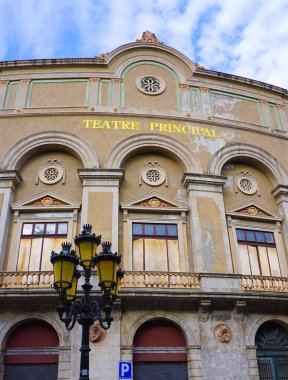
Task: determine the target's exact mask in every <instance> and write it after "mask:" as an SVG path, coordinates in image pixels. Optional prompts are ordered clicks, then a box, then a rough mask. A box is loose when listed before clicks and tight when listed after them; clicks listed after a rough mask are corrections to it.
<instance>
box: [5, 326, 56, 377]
mask: <svg viewBox="0 0 288 380" xmlns="http://www.w3.org/2000/svg"><path fill="white" fill-rule="evenodd" d="M58 346H59V339H58V335H57V333H56V331H55V330H54V329H53V327H52V326H50V325H49V324H48V323H47V322H44V321H40V320H30V321H27V322H25V323H22V324H21V325H20V326H18V327H17V328H16V329H15V330H14V331H13V332H12V333H11V334H10V335H9V337H8V339H7V342H6V352H5V356H4V380H20V379H21V380H22V379H29V380H39V379H41V380H57V375H58Z"/></svg>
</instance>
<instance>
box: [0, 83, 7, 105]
mask: <svg viewBox="0 0 288 380" xmlns="http://www.w3.org/2000/svg"><path fill="white" fill-rule="evenodd" d="M8 84H9V80H0V109H2V108H3V106H4V101H5V95H6V92H7V87H8Z"/></svg>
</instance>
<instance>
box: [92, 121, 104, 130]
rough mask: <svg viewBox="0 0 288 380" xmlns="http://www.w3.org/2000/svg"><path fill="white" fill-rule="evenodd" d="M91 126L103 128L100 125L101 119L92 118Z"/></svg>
mask: <svg viewBox="0 0 288 380" xmlns="http://www.w3.org/2000/svg"><path fill="white" fill-rule="evenodd" d="M92 128H103V127H101V120H93V127H92Z"/></svg>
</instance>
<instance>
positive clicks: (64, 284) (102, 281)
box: [51, 224, 124, 380]
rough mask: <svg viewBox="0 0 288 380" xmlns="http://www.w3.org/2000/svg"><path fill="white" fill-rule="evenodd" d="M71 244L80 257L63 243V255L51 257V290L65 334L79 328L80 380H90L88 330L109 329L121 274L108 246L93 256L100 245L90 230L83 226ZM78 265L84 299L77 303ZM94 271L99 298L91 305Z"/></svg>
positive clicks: (97, 238)
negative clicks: (56, 298)
mask: <svg viewBox="0 0 288 380" xmlns="http://www.w3.org/2000/svg"><path fill="white" fill-rule="evenodd" d="M74 242H75V244H76V246H77V247H78V250H79V257H78V256H77V255H76V253H75V251H73V250H71V244H70V243H62V251H61V252H60V253H56V252H54V251H52V253H51V263H52V264H53V269H54V288H55V289H56V290H57V292H58V294H59V305H58V306H57V308H56V310H57V312H58V314H59V317H60V320H61V321H62V322H64V323H65V326H66V328H67V330H69V331H70V330H72V329H73V327H74V325H75V323H76V321H78V323H79V324H80V325H81V326H82V343H81V348H80V352H81V360H80V377H79V380H84V379H86V380H87V379H88V380H89V352H90V347H89V327H90V326H91V325H92V324H93V323H94V321H98V322H99V323H100V325H101V327H102V328H103V329H105V330H107V329H109V328H110V325H111V322H112V321H113V318H112V317H111V311H112V304H113V302H114V301H115V299H116V298H117V294H118V290H119V287H120V282H121V279H122V278H123V276H124V272H123V271H121V269H119V268H118V265H119V264H120V261H121V257H120V256H119V255H118V254H117V253H112V252H111V243H109V242H105V243H102V249H103V251H102V252H101V253H99V254H97V253H96V251H97V247H98V245H99V244H100V243H101V236H96V235H95V234H94V233H92V226H91V225H90V224H85V225H84V226H83V231H82V232H81V234H80V235H78V236H76V237H75V239H74ZM78 264H79V265H80V266H81V267H82V268H83V270H84V279H85V281H84V284H83V285H82V289H83V291H84V294H83V298H82V299H77V294H76V292H77V283H78V280H79V278H80V277H81V272H80V271H79V270H77V269H76V267H77V265H78ZM95 266H96V267H97V274H98V279H99V287H100V288H101V290H102V297H101V298H100V299H96V300H94V301H91V298H90V292H91V289H92V288H93V286H92V285H91V284H90V278H91V271H92V269H93V268H95Z"/></svg>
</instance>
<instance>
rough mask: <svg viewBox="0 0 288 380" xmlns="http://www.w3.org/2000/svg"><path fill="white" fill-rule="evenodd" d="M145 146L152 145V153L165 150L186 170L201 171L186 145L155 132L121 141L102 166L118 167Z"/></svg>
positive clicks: (198, 163)
mask: <svg viewBox="0 0 288 380" xmlns="http://www.w3.org/2000/svg"><path fill="white" fill-rule="evenodd" d="M147 147H153V152H154V153H156V152H161V151H163V150H165V151H166V152H167V153H168V155H169V156H170V157H172V158H174V159H175V160H176V162H178V163H180V165H181V166H182V168H184V170H185V171H187V172H192V173H199V174H201V173H202V167H201V165H200V162H199V160H198V158H197V157H196V156H195V155H193V154H192V153H191V150H190V149H188V147H186V145H184V144H182V143H180V142H179V141H177V140H176V139H174V138H172V137H170V136H164V135H159V134H158V135H155V133H140V134H138V135H135V136H131V137H128V138H127V139H125V140H123V141H121V142H120V143H118V144H117V145H116V146H115V147H114V148H113V150H112V151H111V152H110V153H109V155H108V158H107V160H106V162H105V165H104V167H105V168H111V169H120V168H121V167H122V165H123V163H124V162H125V160H127V159H128V158H129V157H130V156H131V154H132V153H136V152H138V151H143V150H145V149H146V148H147Z"/></svg>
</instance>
